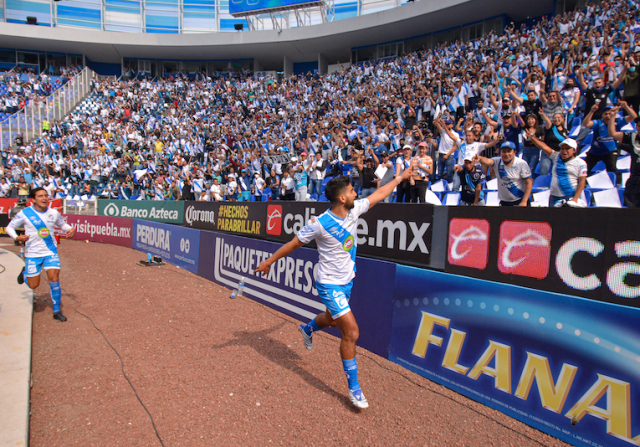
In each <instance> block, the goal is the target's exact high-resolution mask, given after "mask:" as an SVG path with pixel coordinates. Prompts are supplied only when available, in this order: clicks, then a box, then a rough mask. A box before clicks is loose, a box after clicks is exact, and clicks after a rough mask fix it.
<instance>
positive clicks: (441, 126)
mask: <svg viewBox="0 0 640 447" xmlns="http://www.w3.org/2000/svg"><path fill="white" fill-rule="evenodd" d="M434 125H435V126H436V129H438V132H439V134H440V143H439V144H438V169H437V175H438V177H439V178H441V179H447V180H449V181H452V180H453V165H454V163H455V160H454V159H453V156H452V155H453V153H454V152H455V150H456V148H457V146H458V144H459V142H460V137H459V136H458V135H457V134H456V133H455V132H453V121H452V120H451V119H446V120H442V119H436V120H435V121H434ZM445 171H446V172H445Z"/></svg>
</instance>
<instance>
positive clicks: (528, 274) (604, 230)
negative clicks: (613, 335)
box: [445, 207, 640, 307]
mask: <svg viewBox="0 0 640 447" xmlns="http://www.w3.org/2000/svg"><path fill="white" fill-rule="evenodd" d="M630 211H631V212H630ZM638 217H639V215H638V214H637V213H634V212H633V211H632V210H626V209H611V208H606V209H605V208H602V209H598V208H589V209H572V208H535V209H527V208H511V207H504V208H488V207H482V208H479V207H473V208H471V207H450V208H449V236H448V239H449V240H448V245H447V247H448V249H447V260H446V266H445V271H446V272H450V273H455V274H460V275H465V276H473V277H476V278H481V279H488V280H492V281H498V282H507V283H512V284H517V285H520V286H525V287H530V288H532V289H542V290H548V291H552V292H559V293H564V294H569V295H577V296H582V297H585V298H590V299H594V300H601V301H607V302H610V303H616V304H621V305H625V306H633V307H640V232H639V231H638V229H637V220H638Z"/></svg>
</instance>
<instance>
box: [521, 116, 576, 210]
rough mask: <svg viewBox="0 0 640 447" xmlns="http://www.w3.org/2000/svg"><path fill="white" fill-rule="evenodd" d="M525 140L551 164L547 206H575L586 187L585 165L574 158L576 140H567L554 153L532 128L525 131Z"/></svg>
mask: <svg viewBox="0 0 640 447" xmlns="http://www.w3.org/2000/svg"><path fill="white" fill-rule="evenodd" d="M527 138H528V139H529V140H530V141H531V142H532V143H533V144H535V145H536V146H537V147H539V148H540V149H541V150H542V151H544V152H545V153H546V154H547V156H548V157H549V158H550V159H551V161H552V163H553V169H552V171H551V187H550V188H549V189H550V190H551V195H550V196H549V206H562V205H563V204H565V203H567V202H572V203H573V204H575V206H577V204H578V203H579V200H580V196H581V195H582V191H584V188H585V186H586V185H587V164H586V163H585V162H584V160H582V159H581V158H578V157H576V150H577V148H578V143H577V142H576V140H573V139H571V138H567V139H566V140H564V141H563V142H562V143H561V144H560V151H559V152H556V151H554V150H553V149H551V148H550V147H549V146H547V145H546V144H544V142H543V141H541V140H540V138H539V137H538V135H537V134H536V132H535V130H534V129H532V128H530V129H527ZM584 206H586V203H585V204H584Z"/></svg>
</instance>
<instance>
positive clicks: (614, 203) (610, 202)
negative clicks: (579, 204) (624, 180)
mask: <svg viewBox="0 0 640 447" xmlns="http://www.w3.org/2000/svg"><path fill="white" fill-rule="evenodd" d="M593 200H594V201H595V205H596V207H597V208H622V203H621V202H620V193H619V191H618V189H617V188H610V189H603V190H600V191H595V192H594V193H593Z"/></svg>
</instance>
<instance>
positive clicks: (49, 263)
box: [7, 188, 76, 321]
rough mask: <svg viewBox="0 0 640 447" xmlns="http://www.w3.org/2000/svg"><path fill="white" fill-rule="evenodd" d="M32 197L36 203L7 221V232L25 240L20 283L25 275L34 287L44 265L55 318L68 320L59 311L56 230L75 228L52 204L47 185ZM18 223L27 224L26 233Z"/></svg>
mask: <svg viewBox="0 0 640 447" xmlns="http://www.w3.org/2000/svg"><path fill="white" fill-rule="evenodd" d="M31 198H32V199H33V205H32V206H30V207H28V208H25V209H23V210H22V211H20V212H19V213H18V214H17V215H16V217H14V218H13V219H11V222H9V225H7V234H8V235H9V236H11V237H12V238H13V240H16V241H20V242H25V254H24V255H25V266H24V267H23V268H22V271H21V272H20V275H18V283H19V284H22V283H24V280H25V278H26V279H27V284H28V285H29V288H31V289H35V288H36V287H38V286H39V285H40V271H41V269H42V268H43V267H44V269H45V271H46V272H47V278H48V279H49V287H50V288H51V301H52V302H53V318H55V319H56V320H58V321H67V318H66V317H65V316H64V315H62V312H61V311H60V299H61V296H62V291H61V289H60V258H59V257H58V247H57V245H56V240H55V238H54V237H53V230H54V227H56V226H57V227H59V228H60V229H62V231H66V232H67V237H69V238H70V237H73V235H74V234H75V232H76V230H75V229H74V228H73V227H72V226H71V225H69V224H67V223H66V222H65V221H64V220H63V219H62V216H61V215H60V213H59V212H58V211H56V210H54V209H53V208H49V193H48V192H47V190H46V189H44V188H36V189H34V190H32V191H31ZM19 227H24V234H23V235H21V236H18V234H17V233H16V228H19ZM25 269H26V271H25Z"/></svg>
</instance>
